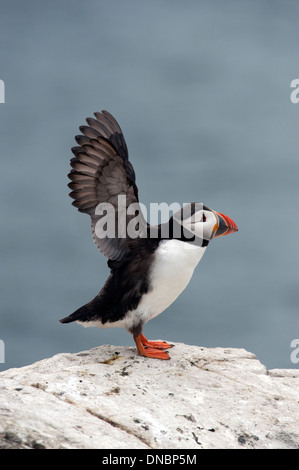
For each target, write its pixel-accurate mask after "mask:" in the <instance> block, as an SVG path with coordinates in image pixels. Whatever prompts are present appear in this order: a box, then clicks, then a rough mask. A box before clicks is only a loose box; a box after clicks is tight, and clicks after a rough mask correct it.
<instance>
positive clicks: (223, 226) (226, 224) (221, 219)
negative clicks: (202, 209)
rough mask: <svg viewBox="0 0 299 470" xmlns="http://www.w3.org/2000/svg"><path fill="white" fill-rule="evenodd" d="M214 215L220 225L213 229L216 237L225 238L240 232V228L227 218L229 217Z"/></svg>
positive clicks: (216, 213) (217, 213)
mask: <svg viewBox="0 0 299 470" xmlns="http://www.w3.org/2000/svg"><path fill="white" fill-rule="evenodd" d="M214 213H215V215H216V217H217V219H218V225H217V224H216V225H215V227H214V229H213V230H214V232H215V235H214V237H223V236H224V235H228V234H229V233H233V232H237V231H238V227H237V225H236V224H235V222H234V221H233V220H232V219H230V218H229V217H227V215H224V214H220V213H219V212H214Z"/></svg>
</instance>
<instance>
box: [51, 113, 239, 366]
mask: <svg viewBox="0 0 299 470" xmlns="http://www.w3.org/2000/svg"><path fill="white" fill-rule="evenodd" d="M94 116H95V118H91V117H89V118H87V119H86V121H87V124H88V125H87V126H86V125H84V126H80V128H79V129H80V131H81V133H82V134H81V135H77V136H76V137H75V139H76V142H77V144H78V146H76V147H73V148H72V152H73V154H74V157H73V158H72V159H71V162H70V163H71V167H72V169H71V171H70V173H69V174H68V177H69V179H70V180H71V182H70V183H69V184H68V186H69V188H70V189H71V193H70V196H71V197H72V198H73V199H74V201H73V202H72V204H73V205H74V206H75V207H76V208H77V209H78V210H79V211H80V212H83V213H86V214H88V215H89V216H90V218H91V230H92V234H93V239H94V242H95V244H96V246H97V247H98V249H99V250H100V251H101V253H102V254H103V255H104V256H106V257H107V258H108V262H107V264H108V267H109V268H110V275H109V277H108V279H107V281H106V283H105V284H104V286H103V288H102V289H101V290H100V292H99V293H98V294H97V295H96V296H95V298H94V299H92V300H91V301H90V302H88V303H87V304H86V305H83V306H82V307H80V308H79V309H78V310H76V311H75V312H74V313H72V314H71V315H69V316H67V317H65V318H62V319H61V320H59V321H60V322H61V323H70V322H73V321H76V322H78V323H79V324H82V325H83V326H98V327H100V328H108V327H124V328H126V329H127V330H128V331H129V333H131V334H132V335H133V338H134V341H135V344H136V347H137V352H138V354H139V355H140V356H145V357H151V358H157V359H169V358H170V356H169V354H168V352H167V351H166V350H167V349H169V348H170V347H172V345H171V344H169V343H167V342H164V341H148V340H147V339H146V337H145V336H144V335H143V327H144V325H145V324H146V323H147V322H148V321H149V320H151V319H152V318H154V317H156V316H157V315H159V314H160V313H162V312H163V311H164V310H165V309H166V308H167V307H169V306H170V305H171V304H172V303H173V302H174V301H175V300H176V298H177V297H178V296H179V295H180V294H181V292H182V291H183V290H184V289H185V287H186V286H187V284H188V283H189V281H190V279H191V277H192V274H193V271H194V269H195V267H196V266H197V264H198V263H199V261H200V260H201V258H202V256H203V254H204V253H205V251H206V249H207V246H208V245H209V242H210V241H211V240H212V239H213V238H217V237H220V236H223V235H227V234H229V233H233V232H236V231H238V227H237V225H236V224H235V222H234V221H233V220H232V219H230V218H229V217H227V216H226V215H224V214H221V213H219V212H216V211H214V210H212V209H210V208H208V207H207V206H206V205H204V204H201V203H196V202H192V203H189V204H186V205H185V206H184V207H182V208H180V209H179V210H178V211H176V212H175V213H174V214H173V215H172V216H171V217H170V218H169V221H168V222H166V223H161V224H158V225H155V226H153V225H150V224H148V223H147V221H146V220H145V218H144V217H143V215H142V211H141V210H139V209H140V208H139V205H140V204H141V203H139V197H138V188H137V185H136V178H135V172H134V169H133V166H132V164H131V162H130V161H129V154H128V149H127V145H126V141H125V138H124V135H123V132H122V130H121V128H120V126H119V124H118V123H117V121H116V120H115V118H114V117H113V116H112V115H111V114H110V113H109V112H108V111H104V110H103V111H102V112H101V113H100V112H96V113H94ZM120 200H121V202H122V204H119V201H120ZM132 206H133V208H134V210H129V208H130V207H132ZM103 207H104V208H106V207H108V208H109V207H111V208H112V209H113V210H114V211H112V212H111V213H112V214H113V215H112V219H113V220H112V222H115V224H114V225H115V227H114V228H115V232H114V233H113V235H112V236H110V235H109V233H108V232H107V224H108V223H109V218H108V219H107V218H106V219H104V218H105V216H107V211H106V212H105V210H103ZM136 210H137V212H136ZM136 213H137V214H138V221H137V222H136ZM134 218H135V219H134ZM110 219H111V216H110ZM104 220H105V223H102V222H103V221H104ZM120 220H122V223H121V224H120V223H119V221H120ZM110 222H111V220H110ZM130 222H131V225H132V223H133V225H134V233H133V235H132V236H131V235H130V234H129V230H127V231H126V227H129V225H130Z"/></svg>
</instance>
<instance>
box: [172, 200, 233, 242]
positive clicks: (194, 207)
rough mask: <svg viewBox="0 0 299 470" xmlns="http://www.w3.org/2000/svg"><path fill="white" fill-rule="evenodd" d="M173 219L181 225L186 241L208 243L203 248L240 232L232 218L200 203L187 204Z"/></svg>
mask: <svg viewBox="0 0 299 470" xmlns="http://www.w3.org/2000/svg"><path fill="white" fill-rule="evenodd" d="M173 219H174V220H176V221H177V222H178V223H179V224H181V226H182V229H183V232H184V236H185V237H186V241H190V243H192V241H193V240H194V241H195V242H196V240H203V241H204V242H206V243H203V245H202V246H205V244H208V242H210V241H211V240H212V239H213V238H217V237H222V236H224V235H228V234H229V233H234V232H237V231H238V227H237V225H236V224H235V222H234V221H233V220H232V219H231V218H230V217H228V216H227V215H224V214H221V213H220V212H216V211H214V210H213V209H210V208H209V207H207V206H205V205H204V204H202V203H199V202H192V203H189V204H186V205H185V206H184V207H183V208H182V209H180V210H179V211H177V212H176V213H175V214H173ZM191 235H192V236H191ZM188 239H189V240H188ZM196 244H198V243H196Z"/></svg>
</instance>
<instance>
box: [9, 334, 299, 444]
mask: <svg viewBox="0 0 299 470" xmlns="http://www.w3.org/2000/svg"><path fill="white" fill-rule="evenodd" d="M170 355H171V360H170V361H160V360H155V359H149V358H142V357H139V356H137V355H136V352H135V349H132V348H129V347H118V346H101V347H98V348H95V349H92V350H90V351H84V352H80V353H78V354H58V355H56V356H54V357H52V358H50V359H45V360H43V361H40V362H37V363H35V364H32V365H30V366H27V367H22V368H19V369H9V370H6V371H4V372H2V373H0V448H52V449H53V448H78V449H79V448H97V449H200V448H209V449H211V448H298V447H299V427H298V423H299V401H298V400H299V370H295V369H294V370H293V369H291V370H277V369H275V370H273V371H267V370H266V368H265V367H264V366H263V365H262V364H261V363H260V362H259V361H258V360H257V359H256V357H255V356H254V355H253V354H252V353H250V352H247V351H245V350H244V349H222V348H215V349H207V348H201V347H198V346H187V345H184V344H179V343H176V344H175V347H174V348H172V349H171V350H170Z"/></svg>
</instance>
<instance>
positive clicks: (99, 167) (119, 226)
mask: <svg viewBox="0 0 299 470" xmlns="http://www.w3.org/2000/svg"><path fill="white" fill-rule="evenodd" d="M94 115H95V117H96V119H94V118H87V119H86V121H87V124H88V126H80V131H81V132H82V134H83V135H79V136H76V137H75V139H76V141H77V143H78V146H77V147H73V148H72V152H73V153H74V155H75V157H74V158H72V159H71V166H72V170H71V172H70V173H69V175H68V177H69V178H70V180H71V183H69V185H68V186H69V188H70V189H71V190H72V192H71V193H70V196H71V197H72V198H73V199H74V201H73V203H72V204H73V205H74V206H75V207H77V208H78V210H79V211H80V212H84V213H86V214H89V215H90V217H91V228H92V234H93V238H94V241H95V244H96V245H97V247H98V248H99V250H100V251H101V252H102V253H103V254H104V255H105V256H106V257H107V258H109V259H110V260H115V261H120V260H122V259H123V258H125V257H126V256H127V255H128V253H129V252H130V250H131V247H132V245H133V244H136V239H137V238H138V237H139V239H140V238H142V237H145V236H146V225H147V224H146V222H145V220H144V219H143V217H142V213H141V210H140V207H139V201H138V188H137V186H136V181H135V172H134V169H133V166H132V165H131V163H130V162H129V155H128V149H127V145H126V142H125V139H124V136H123V133H122V130H121V128H120V126H119V125H118V123H117V121H116V120H115V119H114V117H113V116H111V114H110V113H108V112H107V111H102V113H98V112H97V113H94ZM132 204H134V206H133V209H134V210H135V212H134V210H133V211H131V213H130V214H128V211H127V208H128V207H129V206H131V205H132ZM131 207H132V206H131ZM138 212H139V213H138ZM136 217H138V219H136V220H138V224H136V226H135V227H134V230H132V227H131V234H133V238H131V237H130V235H129V234H128V233H127V227H128V224H129V222H130V221H132V219H135V218H136ZM133 222H134V221H133ZM133 222H132V224H131V225H134V224H133ZM112 228H114V230H112ZM133 240H134V241H133Z"/></svg>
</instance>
